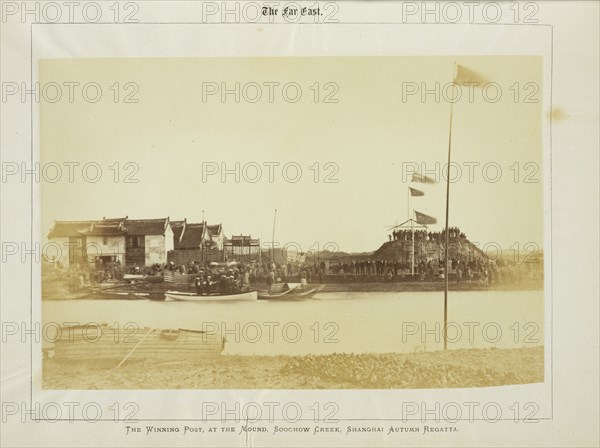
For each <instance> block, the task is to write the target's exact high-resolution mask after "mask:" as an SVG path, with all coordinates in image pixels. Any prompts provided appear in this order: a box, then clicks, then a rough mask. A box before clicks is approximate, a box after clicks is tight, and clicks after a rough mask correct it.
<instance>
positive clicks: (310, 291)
mask: <svg viewBox="0 0 600 448" xmlns="http://www.w3.org/2000/svg"><path fill="white" fill-rule="evenodd" d="M321 288H322V286H317V287H314V288H309V287H307V286H304V287H303V286H302V284H301V283H273V284H272V285H271V287H270V288H269V290H268V291H261V292H259V293H258V299H259V300H302V299H309V298H311V297H312V296H313V295H315V294H316V293H317V292H319V290H320V289H321Z"/></svg>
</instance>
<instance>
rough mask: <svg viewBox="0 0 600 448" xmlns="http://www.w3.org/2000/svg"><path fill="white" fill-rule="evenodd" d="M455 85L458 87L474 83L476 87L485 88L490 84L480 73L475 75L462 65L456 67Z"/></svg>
mask: <svg viewBox="0 0 600 448" xmlns="http://www.w3.org/2000/svg"><path fill="white" fill-rule="evenodd" d="M454 83H455V84H458V85H464V84H466V83H472V84H471V85H473V86H474V87H483V86H484V85H485V84H487V83H489V81H488V80H487V79H485V78H484V77H483V76H481V75H480V74H479V73H475V72H474V71H473V70H470V69H468V68H467V67H464V66H462V65H459V64H457V65H456V74H455V76H454Z"/></svg>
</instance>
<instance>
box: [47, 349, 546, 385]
mask: <svg viewBox="0 0 600 448" xmlns="http://www.w3.org/2000/svg"><path fill="white" fill-rule="evenodd" d="M118 363H119V361H115V362H113V361H110V362H107V361H89V360H88V361H86V360H73V361H56V360H51V359H50V360H44V364H43V388H44V389H422V388H428V389H429V388H448V387H449V388H466V387H487V386H503V385H510V384H528V383H538V382H543V381H544V348H543V347H540V346H538V347H532V348H516V349H494V348H491V349H466V350H448V351H445V352H444V351H439V352H420V353H410V354H361V355H355V354H332V355H305V356H232V355H217V356H212V357H208V358H206V359H204V360H203V361H202V362H193V363H192V362H189V361H168V362H161V361H160V359H152V360H146V361H142V362H140V361H138V362H126V363H125V364H123V365H122V366H121V367H120V368H116V365H117V364H118Z"/></svg>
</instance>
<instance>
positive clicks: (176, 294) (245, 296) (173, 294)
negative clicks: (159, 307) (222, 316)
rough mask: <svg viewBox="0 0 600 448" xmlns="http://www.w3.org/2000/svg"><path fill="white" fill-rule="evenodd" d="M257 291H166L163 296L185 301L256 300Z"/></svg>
mask: <svg viewBox="0 0 600 448" xmlns="http://www.w3.org/2000/svg"><path fill="white" fill-rule="evenodd" d="M257 296H258V294H257V292H256V291H250V292H242V293H238V294H226V295H219V294H211V295H198V294H196V293H193V292H182V291H167V292H165V297H166V298H167V299H170V300H184V301H187V302H223V301H240V300H256V299H257Z"/></svg>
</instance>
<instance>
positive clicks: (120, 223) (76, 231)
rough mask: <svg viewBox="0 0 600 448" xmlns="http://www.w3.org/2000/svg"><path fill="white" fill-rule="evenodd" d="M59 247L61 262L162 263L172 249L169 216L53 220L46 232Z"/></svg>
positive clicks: (68, 263) (141, 264) (65, 263)
mask: <svg viewBox="0 0 600 448" xmlns="http://www.w3.org/2000/svg"><path fill="white" fill-rule="evenodd" d="M48 239H49V240H50V241H51V242H54V243H57V244H58V246H59V247H60V248H61V250H62V254H61V256H60V257H59V258H60V261H61V263H62V264H63V265H64V266H69V265H70V264H72V263H111V262H114V263H116V262H118V263H122V264H127V265H133V264H138V265H140V266H143V265H152V264H154V263H166V261H167V253H168V252H169V251H170V250H172V249H173V233H172V230H171V226H170V225H169V218H168V217H167V218H161V219H129V217H128V216H125V217H124V218H106V217H104V218H103V219H101V220H89V221H55V222H54V226H53V228H52V230H51V231H50V233H49V234H48Z"/></svg>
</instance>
